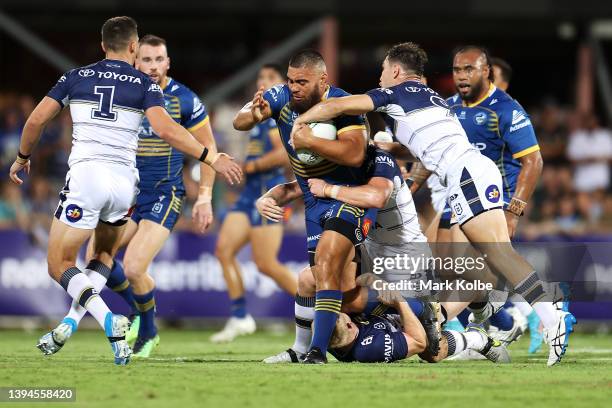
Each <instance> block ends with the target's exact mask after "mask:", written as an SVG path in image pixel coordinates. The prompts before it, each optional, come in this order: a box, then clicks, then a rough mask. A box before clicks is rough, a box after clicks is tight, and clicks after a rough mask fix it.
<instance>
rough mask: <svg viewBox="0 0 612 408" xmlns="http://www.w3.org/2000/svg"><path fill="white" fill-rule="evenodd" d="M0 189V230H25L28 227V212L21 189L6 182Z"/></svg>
mask: <svg viewBox="0 0 612 408" xmlns="http://www.w3.org/2000/svg"><path fill="white" fill-rule="evenodd" d="M0 189H1V192H0V229H14V228H20V229H22V230H27V229H28V226H29V220H28V211H27V209H26V203H25V201H24V200H23V197H22V194H21V189H20V188H19V186H18V185H16V184H14V183H13V182H11V181H8V180H7V181H4V182H3V183H2V186H1V187H0Z"/></svg>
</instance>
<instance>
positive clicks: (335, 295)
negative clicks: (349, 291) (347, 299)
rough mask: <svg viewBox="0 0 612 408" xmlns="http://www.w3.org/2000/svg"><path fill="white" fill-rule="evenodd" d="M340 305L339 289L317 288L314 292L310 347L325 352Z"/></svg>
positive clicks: (340, 293) (340, 294)
mask: <svg viewBox="0 0 612 408" xmlns="http://www.w3.org/2000/svg"><path fill="white" fill-rule="evenodd" d="M341 307H342V292H341V291H339V290H319V291H317V294H316V301H315V315H314V324H313V334H312V342H311V343H310V349H311V350H312V349H313V348H314V347H318V348H319V349H320V350H321V351H322V352H323V355H325V353H327V347H328V346H329V340H330V339H331V336H332V333H333V332H334V328H335V327H336V321H337V320H338V313H340V308H341Z"/></svg>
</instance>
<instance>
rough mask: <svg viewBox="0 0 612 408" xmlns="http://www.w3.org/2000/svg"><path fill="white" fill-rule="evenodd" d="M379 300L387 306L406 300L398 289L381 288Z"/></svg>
mask: <svg viewBox="0 0 612 408" xmlns="http://www.w3.org/2000/svg"><path fill="white" fill-rule="evenodd" d="M378 301H379V302H380V303H382V304H385V305H387V306H395V305H397V304H398V303H401V302H405V300H404V297H403V296H402V295H401V293H399V292H398V291H397V290H388V289H385V290H379V291H378Z"/></svg>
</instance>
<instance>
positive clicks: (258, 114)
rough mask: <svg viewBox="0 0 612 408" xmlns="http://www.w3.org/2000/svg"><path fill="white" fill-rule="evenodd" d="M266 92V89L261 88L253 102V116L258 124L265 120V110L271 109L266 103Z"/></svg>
mask: <svg viewBox="0 0 612 408" xmlns="http://www.w3.org/2000/svg"><path fill="white" fill-rule="evenodd" d="M264 91H265V88H264V87H263V86H260V87H259V89H258V90H257V92H255V95H254V96H253V100H252V101H251V115H253V119H254V120H255V122H257V123H259V122H261V121H262V120H263V112H264V110H266V109H268V108H269V107H270V104H269V103H268V101H266V100H265V99H264V97H263V93H264Z"/></svg>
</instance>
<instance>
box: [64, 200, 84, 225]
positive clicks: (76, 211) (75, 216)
mask: <svg viewBox="0 0 612 408" xmlns="http://www.w3.org/2000/svg"><path fill="white" fill-rule="evenodd" d="M81 218H83V209H82V208H81V207H79V206H78V205H76V204H70V205H69V206H67V207H66V219H67V220H68V221H70V222H77V221H79V220H80V219H81Z"/></svg>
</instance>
